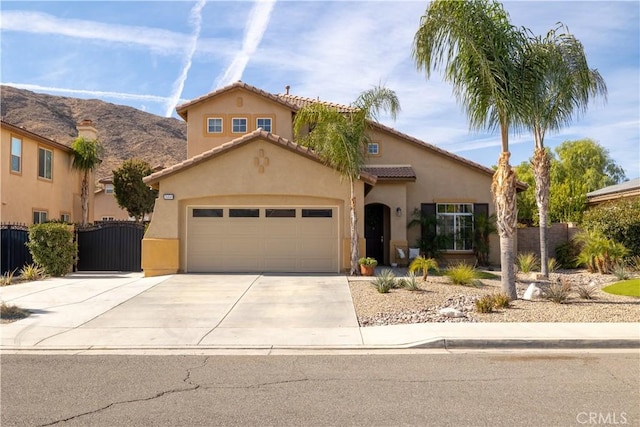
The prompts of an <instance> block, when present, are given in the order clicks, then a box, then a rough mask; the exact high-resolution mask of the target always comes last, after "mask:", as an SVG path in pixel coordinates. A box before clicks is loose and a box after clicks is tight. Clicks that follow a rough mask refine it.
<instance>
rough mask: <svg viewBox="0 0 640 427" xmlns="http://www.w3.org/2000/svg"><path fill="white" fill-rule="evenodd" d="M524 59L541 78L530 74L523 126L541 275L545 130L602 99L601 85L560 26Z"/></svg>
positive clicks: (547, 163)
mask: <svg viewBox="0 0 640 427" xmlns="http://www.w3.org/2000/svg"><path fill="white" fill-rule="evenodd" d="M526 60H527V61H529V62H530V63H534V64H536V66H535V67H532V68H531V69H534V70H539V69H540V68H541V67H542V70H543V73H542V74H534V75H533V76H531V78H532V79H533V81H535V82H536V85H535V91H534V92H533V93H532V99H531V102H530V103H529V104H528V105H529V107H530V110H529V111H528V112H527V114H526V116H525V124H526V126H527V127H529V128H530V129H531V131H532V132H533V138H534V141H535V151H534V155H533V160H532V166H533V173H534V178H535V183H536V192H535V194H536V204H537V205H538V213H539V226H540V264H541V266H542V275H543V276H545V277H548V276H549V269H548V254H547V242H548V238H547V217H548V212H549V188H550V186H551V184H550V182H551V178H550V176H551V159H550V154H549V153H548V151H547V150H546V149H545V146H544V137H545V134H546V133H547V131H557V130H559V129H560V128H562V127H563V126H565V125H568V124H569V123H571V120H572V119H573V117H574V116H575V115H579V114H580V113H584V112H585V111H586V109H587V104H588V103H589V99H590V98H591V97H594V96H597V95H602V96H604V97H605V99H606V95H607V86H606V84H605V82H604V79H603V78H602V76H601V75H600V73H598V71H597V70H595V69H590V68H589V65H588V64H587V58H586V56H585V53H584V49H583V47H582V43H580V41H578V40H577V39H576V38H575V37H574V36H573V35H571V34H570V33H569V31H568V29H567V28H566V27H565V26H564V25H563V24H558V26H557V27H556V28H554V29H552V30H551V31H549V32H548V33H547V35H546V36H544V37H542V36H539V37H534V38H532V39H531V40H530V44H529V48H528V50H527V56H526Z"/></svg>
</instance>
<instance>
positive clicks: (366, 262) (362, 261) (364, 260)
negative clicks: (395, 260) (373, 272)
mask: <svg viewBox="0 0 640 427" xmlns="http://www.w3.org/2000/svg"><path fill="white" fill-rule="evenodd" d="M358 264H360V265H371V266H374V267H375V266H376V265H378V261H376V259H375V258H371V257H362V258H360V259H359V260H358Z"/></svg>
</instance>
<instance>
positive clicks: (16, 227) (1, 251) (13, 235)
mask: <svg viewBox="0 0 640 427" xmlns="http://www.w3.org/2000/svg"><path fill="white" fill-rule="evenodd" d="M0 241H1V245H2V246H1V247H0V264H1V265H0V269H1V270H2V274H3V275H4V274H5V273H7V272H12V271H14V270H16V269H18V270H19V269H21V268H22V267H24V266H25V265H27V264H31V263H33V259H32V258H31V253H30V252H29V249H28V248H27V246H26V245H25V243H27V242H28V241H29V227H28V226H27V225H25V224H1V225H0ZM16 274H17V273H16Z"/></svg>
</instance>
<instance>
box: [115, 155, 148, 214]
mask: <svg viewBox="0 0 640 427" xmlns="http://www.w3.org/2000/svg"><path fill="white" fill-rule="evenodd" d="M152 173H153V169H151V166H149V164H148V163H147V162H145V161H144V160H140V159H129V160H125V161H124V163H122V165H121V166H120V168H118V169H116V170H114V171H113V190H114V193H115V196H116V201H117V202H118V205H119V206H120V207H121V208H123V209H126V210H127V212H128V213H129V215H130V216H132V217H134V218H135V219H136V221H142V220H143V219H144V216H145V215H146V214H149V213H151V212H153V207H154V205H155V203H156V197H158V190H154V189H153V188H151V187H149V186H147V185H146V184H145V183H144V182H143V181H142V178H144V177H145V176H147V175H151V174H152Z"/></svg>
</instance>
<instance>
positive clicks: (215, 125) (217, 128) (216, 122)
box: [207, 117, 222, 133]
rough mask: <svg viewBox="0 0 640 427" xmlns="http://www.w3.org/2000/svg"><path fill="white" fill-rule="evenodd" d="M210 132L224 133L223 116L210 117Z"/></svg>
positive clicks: (208, 124) (208, 121)
mask: <svg viewBox="0 0 640 427" xmlns="http://www.w3.org/2000/svg"><path fill="white" fill-rule="evenodd" d="M207 132H208V133H222V118H220V117H210V118H208V119H207Z"/></svg>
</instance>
